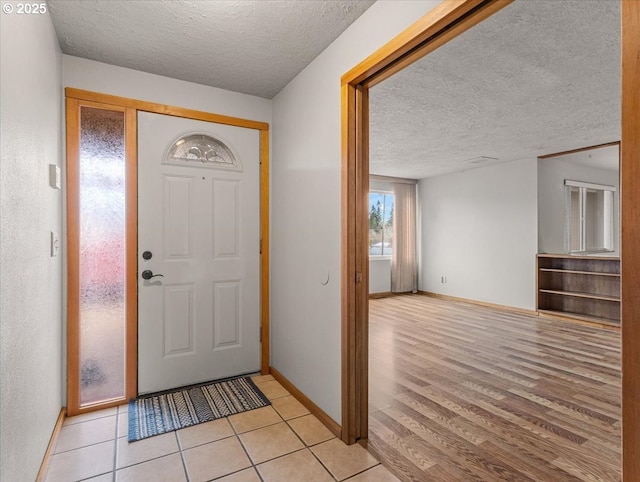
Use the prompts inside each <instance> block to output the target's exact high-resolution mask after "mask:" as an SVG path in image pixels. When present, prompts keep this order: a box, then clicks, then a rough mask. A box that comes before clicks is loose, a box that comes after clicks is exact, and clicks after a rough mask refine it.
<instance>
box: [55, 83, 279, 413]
mask: <svg viewBox="0 0 640 482" xmlns="http://www.w3.org/2000/svg"><path fill="white" fill-rule="evenodd" d="M65 95H66V105H67V111H66V121H67V128H66V135H67V218H68V221H67V222H68V228H67V250H68V252H69V253H72V252H76V253H77V252H78V247H79V245H78V240H79V232H78V225H77V223H76V224H75V225H73V223H70V222H69V220H70V219H72V218H74V216H75V218H74V219H76V220H77V219H78V215H79V214H78V213H79V211H78V208H79V205H78V176H77V173H75V172H71V171H73V169H70V168H69V166H74V165H77V162H78V156H79V152H80V146H79V139H80V137H79V128H80V124H79V109H80V106H92V107H97V108H104V109H107V110H118V111H121V112H125V123H126V124H125V126H126V127H125V129H126V132H125V136H126V158H127V173H126V175H127V179H128V182H127V193H126V195H127V199H128V200H131V201H130V202H128V204H127V249H128V251H127V260H126V262H127V287H126V296H127V299H128V300H135V301H136V302H135V303H129V304H128V305H127V315H126V316H127V325H126V357H127V364H126V397H125V398H123V399H122V400H116V401H113V402H111V403H108V404H101V405H99V406H88V407H83V408H82V409H80V408H79V400H78V393H79V392H78V387H79V385H78V384H79V382H80V381H79V376H78V374H79V356H78V355H79V331H78V323H77V321H78V320H79V312H78V308H79V298H78V296H79V284H78V280H79V271H78V268H79V266H78V260H77V259H75V260H72V259H71V257H68V263H67V266H68V268H67V269H68V282H67V283H68V306H69V308H68V324H67V325H68V326H67V343H68V345H67V406H68V407H67V411H68V414H69V415H74V414H77V413H82V412H87V411H91V410H96V409H99V408H106V407H108V406H113V405H117V404H120V403H122V402H123V401H124V400H126V399H128V398H135V397H136V396H137V376H138V363H137V362H138V343H137V340H138V323H137V316H138V307H137V297H138V287H137V282H138V279H137V259H138V257H137V237H138V206H137V192H138V184H137V175H138V169H137V152H138V142H137V117H138V112H151V113H156V114H164V115H170V116H174V117H183V118H187V119H194V120H201V121H206V122H213V123H217V124H224V125H230V126H235V127H244V128H248V129H255V130H258V131H259V132H260V154H259V155H260V243H261V246H260V281H261V282H260V303H261V309H260V311H261V341H262V344H261V353H260V360H261V373H262V374H263V375H266V374H268V373H269V365H270V344H269V333H270V329H269V324H270V319H269V314H270V298H269V293H270V290H269V279H270V278H269V273H270V269H269V262H270V261H269V237H270V231H269V203H270V199H269V185H270V183H269V180H270V178H269V124H268V123H267V122H260V121H254V120H250V119H243V118H239V117H231V116H225V115H220V114H213V113H210V112H204V111H198V110H193V109H185V108H182V107H176V106H170V105H165V104H158V103H154V102H147V101H143V100H137V99H129V98H126V97H120V96H115V95H109V94H101V93H97V92H91V91H87V90H81V89H75V88H72V87H67V88H65ZM129 243H132V244H129ZM131 246H133V249H130V248H131ZM74 249H75V251H73V250H74ZM73 320H76V322H75V324H74V322H73ZM129 320H133V321H132V322H129ZM72 387H74V389H73V390H72ZM72 392H74V393H72ZM73 407H76V408H75V410H74V408H73Z"/></svg>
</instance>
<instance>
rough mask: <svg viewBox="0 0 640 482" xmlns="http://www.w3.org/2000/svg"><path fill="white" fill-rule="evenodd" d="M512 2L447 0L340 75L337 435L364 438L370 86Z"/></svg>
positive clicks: (366, 423) (366, 422)
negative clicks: (339, 424) (339, 399)
mask: <svg viewBox="0 0 640 482" xmlns="http://www.w3.org/2000/svg"><path fill="white" fill-rule="evenodd" d="M511 1H512V0H446V1H444V2H442V3H441V4H440V5H438V6H437V7H436V8H434V9H433V10H432V11H430V12H429V13H427V14H426V15H425V16H424V17H422V18H421V19H420V20H418V21H417V22H416V23H414V24H413V25H411V26H410V27H409V28H407V29H406V30H405V31H403V32H401V33H400V34H399V35H398V36H397V37H395V38H394V39H392V40H391V41H390V42H389V43H387V44H386V45H384V46H383V47H382V48H380V49H379V50H377V51H376V52H374V53H373V54H371V55H370V56H369V57H367V58H366V59H365V60H363V61H362V62H360V63H359V64H358V65H356V66H355V67H354V68H353V69H351V70H349V71H348V72H347V73H345V74H344V75H343V76H342V78H341V85H342V89H341V92H342V99H341V104H342V434H341V435H342V437H341V438H342V440H343V441H344V442H345V443H353V442H355V441H357V440H360V439H366V437H367V431H368V426H369V419H368V373H367V370H368V369H367V367H368V359H369V353H368V310H369V305H368V297H369V293H368V291H369V290H368V263H369V255H368V224H367V215H366V214H367V212H368V191H369V177H368V176H369V152H368V149H369V147H368V145H369V138H368V131H369V120H368V115H369V100H368V98H369V93H368V90H369V88H370V87H372V86H374V85H376V84H378V83H379V82H381V81H383V80H384V79H387V78H389V77H390V76H391V75H393V74H394V73H396V72H398V71H400V70H402V69H403V68H404V67H407V66H408V65H410V64H412V63H413V62H415V61H416V60H418V59H420V58H422V57H423V56H425V55H427V54H428V53H429V52H431V51H433V50H435V49H436V48H437V47H439V46H441V45H443V44H444V43H446V42H448V41H449V40H451V39H453V38H455V37H457V36H458V35H460V34H461V33H463V32H464V31H466V30H468V29H470V28H471V27H473V26H474V25H476V24H478V23H480V22H481V21H482V20H484V19H486V18H487V17H489V16H490V15H492V14H494V13H495V12H497V11H498V10H500V9H502V8H504V7H505V6H507V5H508V4H509V3H511Z"/></svg>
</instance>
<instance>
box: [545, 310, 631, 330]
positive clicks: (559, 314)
mask: <svg viewBox="0 0 640 482" xmlns="http://www.w3.org/2000/svg"><path fill="white" fill-rule="evenodd" d="M538 313H539V314H540V315H541V316H550V317H553V318H559V319H563V320H566V319H569V320H578V321H585V322H587V323H589V324H590V325H594V324H595V325H601V326H602V327H606V328H619V327H620V322H619V321H618V320H610V319H608V318H602V317H598V316H590V315H585V314H584V313H571V312H568V311H552V310H538Z"/></svg>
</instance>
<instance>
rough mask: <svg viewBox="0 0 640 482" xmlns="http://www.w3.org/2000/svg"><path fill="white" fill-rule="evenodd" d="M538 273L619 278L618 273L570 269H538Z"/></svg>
mask: <svg viewBox="0 0 640 482" xmlns="http://www.w3.org/2000/svg"><path fill="white" fill-rule="evenodd" d="M540 271H545V272H549V273H568V274H586V275H589V276H613V277H615V278H620V273H599V272H597V271H575V270H571V269H554V268H540Z"/></svg>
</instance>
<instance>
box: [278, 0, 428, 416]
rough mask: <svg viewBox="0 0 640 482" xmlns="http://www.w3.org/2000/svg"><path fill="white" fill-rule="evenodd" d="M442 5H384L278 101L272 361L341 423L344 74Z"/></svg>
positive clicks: (425, 2)
mask: <svg viewBox="0 0 640 482" xmlns="http://www.w3.org/2000/svg"><path fill="white" fill-rule="evenodd" d="M439 3H440V2H439V1H438V0H420V1H378V2H376V3H375V4H374V5H372V6H371V8H369V10H367V11H366V12H365V13H364V14H363V15H362V16H361V17H360V18H359V19H358V20H356V22H354V23H353V24H352V25H351V26H350V27H349V28H348V29H347V30H346V31H345V32H344V33H343V34H342V35H341V36H340V37H338V39H336V40H335V41H334V42H333V43H332V44H331V45H330V46H329V47H328V48H327V49H325V51H324V52H322V53H321V54H320V55H319V56H318V57H317V58H316V59H315V60H314V61H313V62H312V63H311V64H310V65H309V66H307V67H306V68H305V69H304V70H303V71H302V72H301V73H300V74H299V75H298V76H297V77H296V78H295V79H294V80H292V81H291V82H290V83H289V85H287V87H285V88H284V89H283V90H282V91H281V92H280V93H279V94H278V95H277V96H276V97H275V98H274V100H273V132H274V142H273V164H272V165H273V178H272V179H273V191H272V192H273V204H272V211H273V216H272V223H273V224H272V226H273V236H272V251H271V259H272V284H271V287H272V288H271V290H272V291H271V292H272V306H271V309H272V317H271V320H272V324H271V327H272V338H271V342H272V365H273V366H274V367H275V368H276V369H277V370H279V371H280V372H281V373H282V374H283V375H284V376H285V377H287V378H288V379H289V380H290V381H291V382H293V383H294V384H295V385H296V386H297V387H298V388H299V389H300V390H301V391H302V392H303V393H304V394H305V395H307V396H308V397H309V398H311V399H312V400H313V401H314V402H315V403H316V404H317V405H318V406H319V407H320V408H321V409H322V410H324V411H325V412H326V413H327V414H328V415H329V416H331V417H332V418H333V419H334V420H336V421H337V422H338V423H340V421H341V412H340V401H341V398H340V397H341V395H340V382H341V378H340V377H341V372H340V347H341V345H340V335H341V324H340V303H341V299H340V236H341V234H340V222H341V221H340V166H341V159H340V77H341V76H342V75H343V74H344V73H346V72H347V71H348V70H349V69H351V68H352V67H354V66H355V65H356V64H357V63H359V62H360V61H362V60H364V58H365V57H366V56H368V55H369V54H371V53H372V52H374V51H375V50H377V49H378V48H379V47H381V46H382V45H384V44H385V43H386V42H388V41H389V40H391V38H393V37H394V36H395V35H397V34H398V33H400V32H401V31H402V30H404V29H405V28H406V27H408V26H409V25H411V24H412V23H413V22H415V21H416V20H417V19H418V18H420V17H421V16H422V15H424V14H425V13H426V12H427V11H429V10H430V9H432V8H433V7H435V6H436V5H437V4H439ZM327 273H329V274H330V277H331V279H330V281H329V283H328V284H327V285H322V284H321V282H322V281H324V280H325V279H326V276H327Z"/></svg>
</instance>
